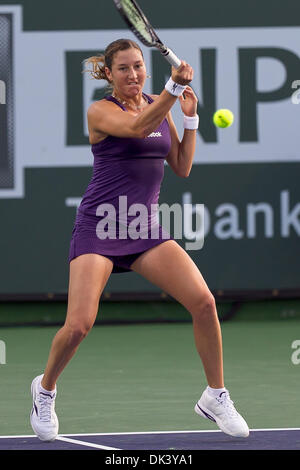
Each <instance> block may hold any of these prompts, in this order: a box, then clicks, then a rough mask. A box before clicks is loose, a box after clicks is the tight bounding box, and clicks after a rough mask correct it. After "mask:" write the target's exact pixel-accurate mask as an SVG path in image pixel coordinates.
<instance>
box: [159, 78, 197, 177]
mask: <svg viewBox="0 0 300 470" xmlns="http://www.w3.org/2000/svg"><path fill="white" fill-rule="evenodd" d="M179 100H180V106H181V110H182V112H183V114H184V115H185V116H196V113H197V102H198V99H197V97H196V95H195V93H194V92H193V90H192V88H191V87H187V88H186V90H185V92H184V97H183V96H181V97H179ZM167 119H168V122H169V126H170V133H171V150H170V152H169V154H168V156H167V158H166V160H167V162H168V164H169V165H170V167H171V168H172V170H173V171H174V172H175V173H176V175H178V176H181V177H182V178H187V177H188V176H189V174H190V171H191V168H192V165H193V159H194V154H195V149H196V133H197V129H195V130H190V129H184V133H183V137H182V140H181V141H180V139H179V136H178V133H177V129H176V126H175V123H174V121H173V118H172V115H171V111H170V112H169V113H168V116H167Z"/></svg>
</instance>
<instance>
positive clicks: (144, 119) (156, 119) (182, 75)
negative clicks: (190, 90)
mask: <svg viewBox="0 0 300 470" xmlns="http://www.w3.org/2000/svg"><path fill="white" fill-rule="evenodd" d="M172 78H173V80H174V81H175V82H177V83H180V84H182V85H187V84H188V83H190V81H191V80H192V78H193V69H192V68H191V67H190V66H189V65H188V64H186V63H185V62H182V65H181V66H180V67H179V69H177V70H176V69H173V71H172ZM176 99H177V97H176V96H173V95H171V94H170V93H169V92H168V91H166V90H165V89H164V90H163V91H162V92H161V94H160V95H159V97H158V98H157V99H156V100H155V101H154V102H153V103H151V105H149V106H147V107H146V108H145V109H144V110H143V111H142V112H141V113H140V114H138V115H136V116H134V115H132V114H130V113H128V112H127V113H126V112H124V111H123V110H121V109H120V108H119V107H118V106H116V104H115V103H113V102H111V101H107V100H101V101H97V102H95V103H93V104H92V105H91V106H90V107H89V109H88V125H89V130H90V132H91V131H92V132H93V133H99V134H102V135H104V136H105V135H113V136H115V137H136V138H144V137H147V135H149V134H151V132H153V131H154V130H155V129H157V127H158V126H159V125H160V123H161V122H162V121H163V119H164V118H165V117H166V115H167V113H168V112H169V111H170V109H171V107H172V106H173V104H174V103H175V101H176Z"/></svg>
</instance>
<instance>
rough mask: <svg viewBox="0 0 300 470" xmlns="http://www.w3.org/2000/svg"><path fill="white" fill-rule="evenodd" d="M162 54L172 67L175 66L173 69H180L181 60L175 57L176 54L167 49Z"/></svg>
mask: <svg viewBox="0 0 300 470" xmlns="http://www.w3.org/2000/svg"><path fill="white" fill-rule="evenodd" d="M162 54H163V55H164V57H165V59H166V60H167V61H168V62H169V63H170V64H171V65H173V67H175V69H178V68H179V67H180V64H181V60H180V59H178V57H177V55H175V54H174V52H173V51H171V49H169V48H167V49H166V51H165V52H162Z"/></svg>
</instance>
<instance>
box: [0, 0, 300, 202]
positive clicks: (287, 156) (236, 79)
mask: <svg viewBox="0 0 300 470" xmlns="http://www.w3.org/2000/svg"><path fill="white" fill-rule="evenodd" d="M9 14H10V15H11V16H12V18H13V20H12V21H11V22H10V25H9V28H10V30H11V32H10V33H9V32H8V35H9V34H10V37H12V38H13V41H12V43H11V41H10V40H8V39H7V40H6V42H5V41H4V42H5V48H6V54H7V56H8V57H9V63H11V64H12V67H11V68H8V67H7V63H8V62H6V65H5V67H6V69H7V70H10V75H11V76H10V77H7V78H1V77H0V80H2V82H0V85H1V86H0V89H1V90H2V93H1V94H2V96H4V95H3V93H4V92H3V87H4V86H6V93H7V94H8V96H10V105H9V104H8V103H7V104H1V105H0V106H1V109H2V111H3V109H4V107H5V106H6V107H7V109H8V106H10V107H11V109H13V110H14V119H13V118H12V116H13V115H12V114H11V118H10V122H12V119H13V122H14V126H13V127H14V140H13V142H12V143H11V148H13V150H11V152H10V155H14V165H13V164H12V163H10V165H11V167H12V166H14V168H15V177H14V183H13V185H14V187H12V188H11V189H10V190H8V189H7V188H6V187H5V184H7V183H5V181H4V178H3V177H2V180H0V184H1V187H0V197H4V198H5V197H9V196H11V197H24V180H23V172H24V168H33V167H58V166H62V167H63V166H70V167H72V166H89V165H92V155H91V152H90V148H89V145H88V135H87V123H86V111H87V109H88V107H89V105H90V104H91V102H92V101H94V100H95V99H99V98H101V97H103V94H104V93H105V83H104V82H102V81H97V80H93V79H91V78H90V76H89V74H87V73H82V71H83V65H82V61H83V60H84V59H85V58H86V57H88V56H89V55H91V54H96V53H98V52H99V51H102V50H103V49H104V48H105V47H106V45H107V44H108V43H109V42H111V41H112V40H114V39H117V38H119V37H123V36H124V33H126V36H127V37H132V35H131V33H130V32H129V31H126V30H125V31H124V30H109V31H89V30H88V31H59V32H56V31H42V32H39V31H22V29H21V24H22V9H21V7H10V6H9V7H4V6H2V7H0V15H1V21H2V23H3V22H4V21H5V18H7V15H9ZM1 31H2V30H1ZM158 32H159V34H160V35H161V36H162V37H163V38H164V40H165V42H166V43H167V44H170V46H171V47H173V48H174V50H175V51H176V53H177V54H178V55H179V56H180V57H182V58H184V59H185V60H187V61H188V62H189V63H190V64H191V65H192V66H193V67H194V70H195V78H194V80H193V88H194V90H195V92H196V94H197V96H198V98H199V109H198V111H199V114H200V126H199V132H198V137H197V151H196V155H195V164H207V163H210V164H220V163H240V162H241V163H249V162H259V163H261V162H274V161H277V162H288V161H292V162H293V161H300V153H299V149H298V122H299V108H298V106H297V105H296V103H297V96H298V95H297V90H298V85H297V80H300V44H299V42H298V41H296V40H295V39H296V38H297V37H298V35H299V33H300V28H297V27H281V28H279V27H278V28H267V29H265V28H233V29H231V28H228V29H220V28H218V29H167V30H159V31H158ZM5 34H6V33H5ZM5 34H4V32H2V35H1V38H2V39H3V38H5ZM178 37H180V41H178ZM4 42H3V44H4ZM12 44H13V47H12ZM142 48H143V52H144V56H145V61H146V64H147V67H148V71H149V73H150V75H151V78H150V79H148V81H147V83H146V86H145V92H146V93H152V92H154V93H159V92H160V91H161V90H162V89H163V86H164V83H165V81H166V79H167V78H168V76H169V74H170V67H169V65H168V63H167V62H166V61H165V60H164V59H163V58H162V57H161V56H160V54H159V53H158V52H156V51H153V50H152V49H151V50H150V49H148V48H145V47H142ZM3 64H4V62H3V61H2V65H1V64H0V67H2V69H1V74H2V77H4V76H5V77H6V75H5V73H6V72H5V67H4V65H3ZM3 67H4V68H3ZM3 74H4V75H3ZM5 80H6V81H8V82H9V83H5ZM13 84H14V86H12V85H13ZM2 101H3V98H2ZM217 108H230V109H231V110H232V111H233V113H234V115H235V122H234V125H233V126H232V127H231V128H229V129H226V130H225V131H224V130H219V129H216V128H215V127H214V125H213V123H212V115H213V113H214V111H215V110H216V109H217ZM173 115H174V120H175V123H176V125H177V127H178V130H179V133H180V134H181V133H182V127H183V118H182V113H181V111H180V109H179V105H178V104H176V105H175V106H174V108H173ZM8 140H9V138H8ZM2 145H4V144H2ZM4 153H5V152H4ZM5 158H6V159H8V161H10V160H9V159H11V156H10V157H8V152H7V153H6V154H5V155H4V156H2V157H1V160H2V161H4V160H5ZM7 165H8V163H7ZM11 173H12V172H11ZM1 181H2V183H1Z"/></svg>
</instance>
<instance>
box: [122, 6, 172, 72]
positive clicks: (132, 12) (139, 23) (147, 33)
mask: <svg viewBox="0 0 300 470" xmlns="http://www.w3.org/2000/svg"><path fill="white" fill-rule="evenodd" d="M114 3H115V5H116V7H117V9H118V11H119V13H120V15H121V16H122V18H123V19H124V20H125V22H126V23H127V25H128V26H129V28H130V29H131V31H132V32H133V33H134V34H135V36H136V37H137V38H138V39H139V40H140V41H141V42H142V43H143V44H144V45H145V46H147V47H156V48H157V49H158V50H159V51H160V52H161V54H162V55H163V56H164V57H165V59H166V60H167V61H168V62H169V63H170V64H171V65H172V66H173V67H175V68H176V69H178V68H179V66H180V64H181V60H180V59H178V57H177V56H176V55H175V54H174V52H173V51H172V50H171V49H169V48H168V47H167V46H165V44H163V43H162V41H161V40H160V39H159V37H158V36H157V34H156V32H155V31H154V29H153V27H152V26H151V24H150V23H149V21H148V19H147V18H146V16H145V15H144V13H143V11H142V10H141V8H140V7H139V6H138V4H137V3H136V1H135V0H114Z"/></svg>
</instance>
